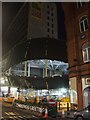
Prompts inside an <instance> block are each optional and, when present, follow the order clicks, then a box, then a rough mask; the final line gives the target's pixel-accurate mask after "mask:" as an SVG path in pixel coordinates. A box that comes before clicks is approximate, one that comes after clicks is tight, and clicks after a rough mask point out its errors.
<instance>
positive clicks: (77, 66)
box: [62, 2, 90, 109]
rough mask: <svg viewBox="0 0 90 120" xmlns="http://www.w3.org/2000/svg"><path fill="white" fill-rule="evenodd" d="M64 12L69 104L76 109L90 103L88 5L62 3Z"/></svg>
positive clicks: (89, 4) (89, 19)
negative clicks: (73, 105) (87, 90)
mask: <svg viewBox="0 0 90 120" xmlns="http://www.w3.org/2000/svg"><path fill="white" fill-rule="evenodd" d="M62 5H63V10H64V12H65V25H66V33H67V52H68V63H69V68H68V70H69V80H70V91H71V103H76V104H78V108H79V109H80V108H82V107H84V106H87V105H88V103H89V102H90V95H89V92H85V89H86V88H87V87H88V86H90V28H89V22H90V18H89V13H90V3H89V2H87V3H84V2H78V3H77V2H75V3H62ZM86 100H87V101H86Z"/></svg>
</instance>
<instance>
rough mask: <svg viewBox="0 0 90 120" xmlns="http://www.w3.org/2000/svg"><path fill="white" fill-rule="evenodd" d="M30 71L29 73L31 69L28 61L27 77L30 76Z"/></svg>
mask: <svg viewBox="0 0 90 120" xmlns="http://www.w3.org/2000/svg"><path fill="white" fill-rule="evenodd" d="M30 73H31V71H30V62H28V77H30Z"/></svg>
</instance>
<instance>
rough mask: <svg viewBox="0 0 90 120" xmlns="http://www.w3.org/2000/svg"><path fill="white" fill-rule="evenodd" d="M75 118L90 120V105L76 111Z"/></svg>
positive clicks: (77, 119)
mask: <svg viewBox="0 0 90 120" xmlns="http://www.w3.org/2000/svg"><path fill="white" fill-rule="evenodd" d="M74 120H90V105H88V106H87V107H86V108H84V109H82V110H79V111H76V112H75V113H74Z"/></svg>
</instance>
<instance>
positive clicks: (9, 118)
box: [1, 112, 37, 120]
mask: <svg viewBox="0 0 90 120" xmlns="http://www.w3.org/2000/svg"><path fill="white" fill-rule="evenodd" d="M5 114H6V115H5V117H2V118H1V120H33V119H32V118H34V119H35V118H37V117H36V116H34V115H30V116H20V115H19V114H18V113H16V112H5Z"/></svg>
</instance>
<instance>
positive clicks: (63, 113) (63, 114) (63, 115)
mask: <svg viewBox="0 0 90 120" xmlns="http://www.w3.org/2000/svg"><path fill="white" fill-rule="evenodd" d="M64 117H65V112H64V110H62V118H64Z"/></svg>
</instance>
